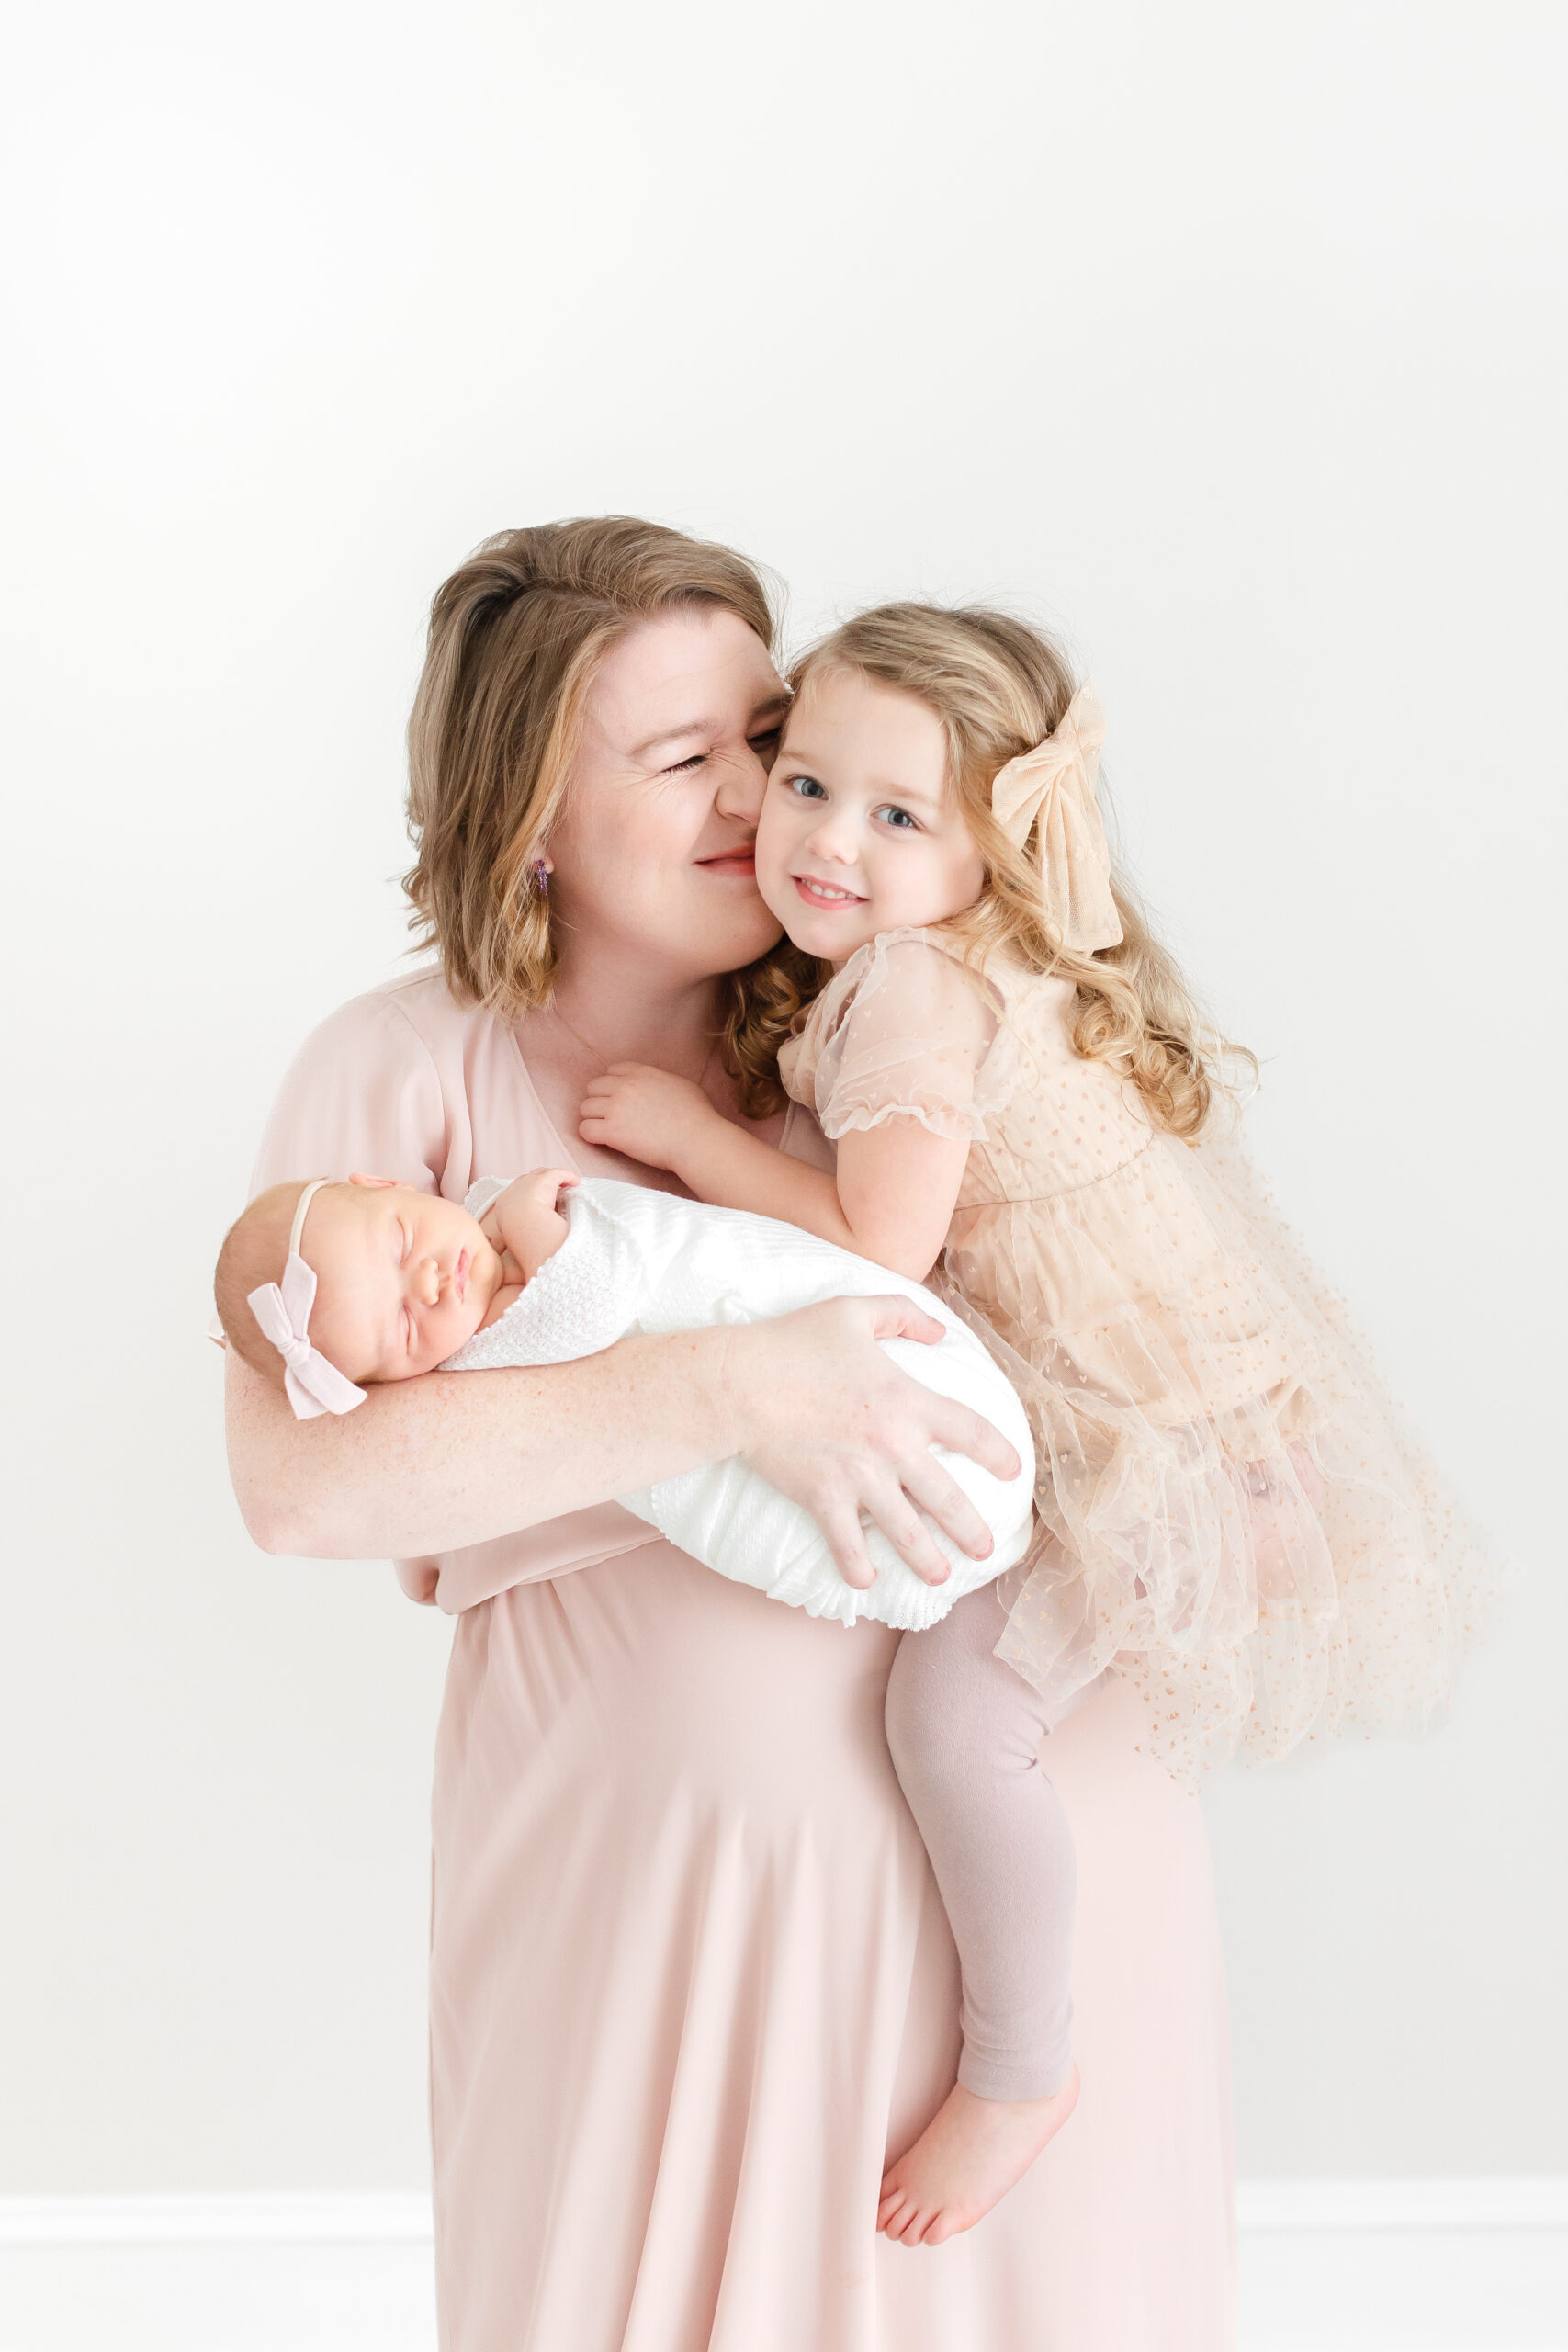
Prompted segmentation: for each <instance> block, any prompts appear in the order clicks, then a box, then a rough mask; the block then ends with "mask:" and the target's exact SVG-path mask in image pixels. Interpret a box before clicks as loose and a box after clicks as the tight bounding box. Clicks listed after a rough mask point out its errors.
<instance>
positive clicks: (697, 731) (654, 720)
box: [547, 605, 788, 984]
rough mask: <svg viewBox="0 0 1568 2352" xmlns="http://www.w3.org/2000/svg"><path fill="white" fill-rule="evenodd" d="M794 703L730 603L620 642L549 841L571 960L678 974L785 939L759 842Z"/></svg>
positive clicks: (557, 912) (731, 960) (560, 924)
mask: <svg viewBox="0 0 1568 2352" xmlns="http://www.w3.org/2000/svg"><path fill="white" fill-rule="evenodd" d="M787 707H788V697H787V696H786V695H785V693H784V684H783V682H782V680H781V679H780V677H779V674H778V672H777V671H776V670H775V669H774V667H773V662H772V660H771V659H770V657H769V654H768V650H767V648H766V646H765V645H763V643H762V642H761V639H760V638H758V637H757V636H756V635H755V634H754V632H753V631H752V630H750V628H747V626H746V624H745V622H744V621H742V620H739V619H738V618H737V616H736V615H735V614H733V613H730V612H727V611H725V610H723V609H722V608H716V607H714V606H702V605H698V606H695V607H693V608H692V609H690V610H687V611H683V612H682V611H677V612H672V613H661V614H660V615H659V616H657V617H656V618H654V619H652V620H649V621H644V622H642V623H640V624H639V625H638V626H637V628H633V629H631V630H629V631H628V632H627V634H626V636H625V637H623V638H622V639H620V640H619V641H618V642H617V643H616V644H615V646H614V647H612V649H611V650H610V652H609V653H608V654H607V655H606V657H605V659H604V665H603V667H602V668H601V669H600V672H599V674H598V676H597V677H596V678H595V680H594V682H593V685H592V692H591V694H590V696H589V701H588V708H587V712H586V715H585V718H584V724H583V730H582V741H581V746H580V748H579V752H578V755H577V760H576V763H575V765H574V767H573V770H572V775H571V781H570V787H569V790H568V794H567V801H566V806H565V808H564V809H563V810H562V812H561V816H560V819H559V820H558V822H557V824H556V826H555V828H554V829H553V831H552V832H551V835H550V839H549V842H548V844H547V851H548V856H549V862H550V876H549V890H550V904H551V909H552V911H553V914H554V917H555V924H556V936H557V939H558V944H559V947H560V953H561V957H562V962H563V966H564V967H569V968H570V966H571V964H572V963H573V961H574V959H582V960H583V961H586V962H588V963H590V964H596V965H597V966H598V967H600V968H603V967H604V964H605V962H606V961H607V960H608V961H609V962H612V963H615V964H617V965H618V964H621V963H624V962H629V963H631V964H633V965H634V966H635V968H637V970H638V971H641V972H644V973H646V974H648V975H649V978H653V977H655V976H657V977H658V978H661V979H663V980H665V981H667V982H674V983H676V984H680V983H682V982H683V981H686V980H695V979H704V978H712V977H713V976H714V975H715V974H716V973H719V972H734V971H739V969H740V967H742V966H743V965H746V964H750V963H751V962H753V961H754V960H755V958H756V957H757V956H762V955H765V954H766V953H767V950H768V949H769V948H770V947H772V946H773V945H774V944H776V942H777V939H778V935H779V927H778V924H777V922H775V921H774V919H773V916H772V915H771V914H770V913H769V911H768V910H767V908H766V907H765V906H764V905H763V903H762V901H761V898H760V897H759V895H758V891H757V878H756V868H755V864H754V861H753V857H752V850H753V845H754V843H755V841H756V833H757V815H758V811H759V809H761V802H762V794H763V792H764V790H765V788H766V786H767V781H768V770H769V768H770V767H771V766H772V764H773V755H774V752H776V750H777V748H778V739H779V729H780V726H781V725H782V724H783V720H784V711H785V709H786V708H787Z"/></svg>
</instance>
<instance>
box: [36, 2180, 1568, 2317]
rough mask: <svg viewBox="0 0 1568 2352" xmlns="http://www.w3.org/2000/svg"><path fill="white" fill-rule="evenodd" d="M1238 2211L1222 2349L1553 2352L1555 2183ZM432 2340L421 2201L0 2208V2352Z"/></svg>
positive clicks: (1341, 2195) (1399, 2188) (70, 2203)
mask: <svg viewBox="0 0 1568 2352" xmlns="http://www.w3.org/2000/svg"><path fill="white" fill-rule="evenodd" d="M1237 2204H1238V2215H1239V2221H1240V2226H1241V2308H1242V2331H1241V2352H1568V2178H1563V2179H1546V2180H1541V2179H1529V2178H1494V2179H1484V2180H1382V2181H1354V2180H1311V2181H1252V2182H1246V2183H1244V2184H1243V2185H1242V2188H1241V2190H1240V2192H1239V2196H1238V2199H1237ZM434 2344H435V2324H434V2296H433V2293H432V2286H431V2256H430V2205H429V2200H428V2199H426V2198H423V2197H418V2196H386V2197H279V2196H271V2197H17V2198H10V2199H0V2352H434ZM803 2352H805V2348H804V2347H803Z"/></svg>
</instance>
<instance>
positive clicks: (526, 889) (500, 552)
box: [403, 515, 822, 1118]
mask: <svg viewBox="0 0 1568 2352" xmlns="http://www.w3.org/2000/svg"><path fill="white" fill-rule="evenodd" d="M692 605H715V606H718V607H720V608H722V609H723V610H725V611H727V612H731V613H734V614H735V615H736V616H737V617H738V618H739V620H742V621H744V622H745V624H746V626H747V628H750V629H753V630H754V631H755V632H756V634H757V636H758V637H759V638H760V639H761V642H762V644H763V645H764V646H766V647H767V648H768V650H769V651H770V652H772V650H773V613H772V611H771V609H770V606H769V603H768V595H767V591H766V589H765V588H764V586H763V584H762V582H761V578H760V576H759V574H758V573H757V571H755V569H754V568H753V567H752V565H750V563H748V562H747V560H746V559H745V557H744V556H740V555H737V554H735V553H734V552H733V550H732V549H730V548H723V547H716V546H713V545H711V544H709V543H707V542H706V541H704V540H700V539H691V538H687V537H685V535H684V534H683V533H682V532H680V531H672V530H669V529H667V528H665V527H664V526H662V525H660V524H658V523H645V522H641V521H639V520H637V518H636V517H635V516H633V515H596V516H592V517H590V518H588V519H586V520H583V521H578V522H564V523H544V524H539V525H537V526H535V527H534V528H532V529H528V530H520V531H501V532H498V533H497V535H496V536H495V537H493V538H491V539H487V540H485V542H484V544H483V545H482V546H481V547H479V548H477V549H476V550H475V552H474V553H473V555H471V556H470V557H469V558H468V561H467V562H466V563H464V564H461V565H459V567H458V569H457V571H455V572H454V573H453V574H452V576H451V578H450V579H449V580H447V581H446V582H443V584H442V586H441V587H440V588H439V589H438V590H437V591H436V594H435V599H434V604H433V605H432V606H431V614H430V637H429V644H428V648H427V650H426V653H425V661H424V670H423V675H422V676H421V678H420V682H419V689H418V692H417V694H416V695H415V696H414V705H413V711H412V717H411V718H410V720H409V800H408V814H409V833H410V837H411V839H412V842H413V845H414V863H413V865H412V866H411V867H410V868H409V870H408V872H407V874H405V875H404V876H403V888H404V889H405V890H406V891H407V893H408V897H409V901H410V904H411V906H412V914H411V916H410V927H411V929H412V930H413V931H414V932H415V933H417V935H418V944H419V945H420V946H422V947H425V948H434V950H435V951H436V953H437V954H438V955H439V956H440V958H441V963H442V967H443V969H444V971H445V974H446V981H447V984H448V986H449V987H450V988H451V989H452V990H453V991H454V993H455V994H457V996H459V997H461V998H464V999H466V1000H468V1001H471V1002H478V1003H479V1004H483V1005H485V1006H487V1007H488V1008H489V1009H490V1010H491V1012H495V1013H496V1014H497V1015H498V1016H499V1017H500V1018H501V1019H502V1020H505V1021H512V1020H515V1018H516V1017H517V1015H518V1013H519V1012H523V1011H525V1009H526V1008H528V1007H530V1006H534V1005H542V1004H547V1002H548V1001H549V997H550V990H551V988H552V985H553V983H554V979H555V974H556V969H557V965H558V949H557V944H556V940H555V935H554V931H553V927H552V924H551V920H550V907H549V901H548V899H547V898H546V897H545V896H543V895H542V894H541V893H540V891H539V890H538V889H537V888H536V885H535V880H534V866H535V862H536V859H537V857H538V855H539V854H540V851H541V849H542V847H543V845H544V842H545V841H546V839H547V836H548V833H549V831H550V828H551V826H552V824H554V822H555V820H556V819H557V817H558V813H559V811H560V809H561V805H562V803H563V801H564V799H565V797H566V795H567V793H568V791H569V790H570V776H571V768H572V763H573V760H574V757H575V755H576V751H577V746H578V742H579V739H580V736H581V727H582V719H583V713H584V710H585V708H586V707H587V702H588V696H589V694H590V692H591V690H592V684H593V681H594V679H595V677H596V676H597V675H598V673H599V669H600V666H601V664H602V663H603V662H604V657H605V655H606V654H607V653H608V651H609V650H610V648H611V647H612V646H613V645H614V644H615V641H616V639H618V638H620V637H622V636H623V635H624V634H625V633H626V630H627V629H629V628H633V627H635V626H636V624H637V622H638V621H643V620H648V619H650V618H652V617H653V616H656V615H657V614H660V613H666V612H673V611H678V610H681V609H682V608H687V607H690V606H692ZM821 977H822V974H821V968H820V967H818V965H817V963H816V960H815V959H814V958H813V957H810V956H802V955H801V954H800V953H799V951H798V950H797V949H795V948H793V947H791V946H790V944H789V943H788V941H787V940H784V941H782V942H781V943H780V944H779V945H778V946H777V947H776V948H774V949H773V950H772V951H771V953H770V954H768V955H766V956H761V958H760V959H759V960H758V961H757V962H756V963H754V964H750V965H748V966H747V967H746V968H745V969H744V970H743V971H739V972H735V973H731V974H730V975H729V976H728V1002H727V1004H726V1008H725V1018H724V1023H723V1027H722V1031H721V1043H722V1047H723V1051H724V1054H725V1058H726V1061H727V1063H728V1067H729V1069H730V1071H731V1074H732V1076H733V1077H734V1078H735V1079H736V1080H737V1083H738V1089H739V1100H740V1105H741V1108H742V1110H743V1111H744V1112H745V1113H746V1114H747V1115H748V1116H749V1117H752V1118H759V1117H761V1116H763V1115H765V1114H767V1113H768V1112H770V1111H773V1110H776V1109H777V1108H778V1107H779V1106H780V1105H781V1103H783V1101H784V1095H783V1091H782V1090H781V1088H780V1086H779V1083H778V1076H777V1071H776V1069H775V1066H774V1065H775V1062H776V1057H777V1053H778V1047H779V1045H780V1044H781V1042H782V1041H783V1039H784V1037H786V1036H787V1035H788V1034H789V1031H790V1028H791V1026H792V1024H793V1023H794V1021H795V1015H796V1014H797V1012H799V1010H800V1007H801V1005H802V1003H803V1002H804V1001H806V999H807V997H808V996H809V995H810V994H812V993H813V992H814V991H815V989H816V988H817V987H818V986H819V984H820V980H821Z"/></svg>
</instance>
